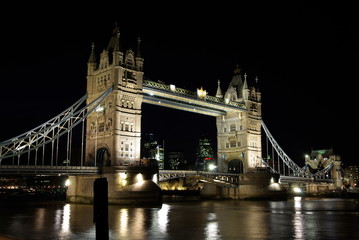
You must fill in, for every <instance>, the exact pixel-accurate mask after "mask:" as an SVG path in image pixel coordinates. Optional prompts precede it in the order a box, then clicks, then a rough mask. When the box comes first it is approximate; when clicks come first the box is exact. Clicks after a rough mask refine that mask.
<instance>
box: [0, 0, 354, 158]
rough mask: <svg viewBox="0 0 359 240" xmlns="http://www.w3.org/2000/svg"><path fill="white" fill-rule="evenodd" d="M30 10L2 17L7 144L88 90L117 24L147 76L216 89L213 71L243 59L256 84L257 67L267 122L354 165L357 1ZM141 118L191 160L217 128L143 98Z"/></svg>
mask: <svg viewBox="0 0 359 240" xmlns="http://www.w3.org/2000/svg"><path fill="white" fill-rule="evenodd" d="M89 5H90V4H89ZM137 5H139V3H138V4H137ZM29 7H33V9H34V10H31V11H30V10H28V9H27V8H26V7H23V8H22V9H23V10H19V9H18V8H15V7H14V8H11V7H9V9H7V11H8V13H9V14H8V15H7V16H4V15H2V16H1V19H0V20H1V21H0V27H1V28H0V29H1V45H0V47H1V49H0V57H1V65H0V70H1V73H2V74H1V75H0V78H1V79H0V82H1V88H0V91H1V92H0V94H1V95H0V102H1V106H2V113H1V126H0V127H1V128H0V129H1V130H0V141H3V140H7V139H9V138H11V137H14V136H16V135H18V134H21V133H23V132H25V131H27V130H30V129H31V128H34V127H36V126H38V125H39V124H41V123H43V122H45V121H47V120H48V119H50V118H51V117H53V116H55V115H57V114H58V113H60V112H61V111H62V110H64V109H65V108H67V107H68V106H70V105H71V104H72V103H74V102H75V101H76V100H78V99H79V98H80V97H82V96H83V95H84V94H85V93H86V67H87V60H88V57H89V54H90V50H91V43H92V42H94V43H95V45H96V51H97V54H99V53H100V51H102V49H103V48H105V47H106V46H107V44H108V41H109V39H110V36H111V31H112V29H113V27H114V24H115V22H118V25H119V27H120V31H121V38H122V46H123V48H125V49H127V48H132V49H134V48H135V47H136V39H137V37H141V39H142V52H143V56H144V59H145V63H144V74H145V76H146V77H147V78H149V79H152V80H154V81H156V80H161V81H164V82H166V83H168V84H170V83H171V84H175V85H176V86H178V87H182V88H186V89H188V90H193V91H194V90H196V88H199V87H201V86H203V88H204V89H206V90H207V91H208V92H209V94H210V95H215V91H216V87H217V80H218V79H220V80H221V86H222V90H223V91H225V90H226V89H227V87H228V84H229V82H230V81H231V77H232V74H233V70H234V68H235V67H236V65H238V66H239V67H240V68H241V69H242V72H246V73H247V75H248V80H249V85H253V84H254V78H255V76H258V78H259V88H260V91H261V93H262V111H263V120H264V122H265V123H266V125H267V126H268V128H269V130H270V131H271V133H272V134H273V136H274V138H275V139H276V140H277V142H278V143H279V145H280V146H281V147H282V148H283V149H284V151H285V152H286V153H287V154H288V155H289V156H290V157H291V158H292V159H293V160H295V161H296V162H297V163H298V164H299V165H304V154H306V153H310V151H311V149H324V148H333V150H334V152H335V153H336V154H337V155H340V156H341V157H342V160H343V162H344V163H345V164H356V165H359V163H358V160H357V158H356V154H355V150H356V147H357V136H358V124H357V117H356V111H357V107H356V105H355V104H354V103H355V102H356V101H355V100H356V99H355V97H356V92H357V90H356V85H357V74H356V70H357V68H358V62H359V61H358V53H359V51H358V42H359V41H358V40H359V37H358V30H359V26H358V23H359V21H358V19H357V18H358V17H357V16H358V15H357V14H356V13H355V11H354V9H353V8H351V7H347V8H344V7H343V8H328V9H326V8H274V7H272V8H266V7H262V8H258V7H257V8H253V7H252V8H246V7H244V6H235V5H233V6H231V5H230V4H228V5H227V6H225V7H221V6H207V5H206V6H197V7H194V6H190V5H188V6H185V5H176V4H175V3H173V4H172V5H171V6H162V8H160V7H159V6H158V8H156V7H154V6H152V8H149V7H140V9H139V8H138V6H137V7H136V6H108V5H107V6H104V7H101V6H96V7H93V8H92V9H91V8H90V7H89V6H87V7H86V8H81V7H73V6H66V5H56V6H55V5H54V6H42V9H37V10H36V6H34V5H31V6H29ZM153 9H156V10H153ZM142 120H143V127H142V131H143V132H153V133H155V134H156V135H158V136H159V138H164V139H165V147H167V150H186V152H187V154H188V155H187V156H188V158H190V157H191V156H192V155H190V153H191V152H192V153H193V152H194V151H195V146H196V144H197V141H198V137H199V136H200V135H201V134H202V133H207V134H209V135H210V136H212V137H215V136H216V126H215V118H213V117H207V116H204V115H197V114H192V113H188V112H181V111H178V110H171V109H166V108H161V107H157V106H153V105H147V104H144V105H143V117H142ZM214 140H215V139H214Z"/></svg>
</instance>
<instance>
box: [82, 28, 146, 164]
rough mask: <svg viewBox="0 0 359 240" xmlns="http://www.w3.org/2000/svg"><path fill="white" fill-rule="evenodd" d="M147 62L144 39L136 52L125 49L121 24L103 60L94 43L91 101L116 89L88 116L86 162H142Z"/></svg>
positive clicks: (90, 65) (89, 80) (89, 82)
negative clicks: (106, 91) (142, 54)
mask: <svg viewBox="0 0 359 240" xmlns="http://www.w3.org/2000/svg"><path fill="white" fill-rule="evenodd" d="M143 63H144V59H143V58H142V56H141V51H140V39H138V42H137V50H136V52H134V51H132V49H128V50H126V52H123V51H122V49H121V44H120V31H119V27H118V26H117V25H116V26H115V28H114V30H113V35H112V37H111V39H110V41H109V43H108V46H107V48H106V49H103V51H102V52H101V54H100V59H99V61H97V60H96V57H95V46H94V44H92V51H91V55H90V58H89V60H88V70H87V94H88V98H87V102H88V103H89V102H91V101H93V100H94V99H95V98H97V97H98V96H99V95H100V94H101V93H103V92H104V91H105V90H106V89H108V88H109V87H111V86H113V92H112V93H111V94H110V95H109V96H108V97H107V99H106V100H105V101H104V102H103V103H102V104H101V105H100V106H99V107H98V108H97V109H96V111H95V112H93V113H91V114H89V116H88V117H87V125H86V155H85V156H86V163H88V164H90V163H96V165H103V166H110V165H111V166H133V165H138V163H139V162H140V149H141V146H140V144H141V105H142V81H143Z"/></svg>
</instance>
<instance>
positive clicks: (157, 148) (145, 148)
mask: <svg viewBox="0 0 359 240" xmlns="http://www.w3.org/2000/svg"><path fill="white" fill-rule="evenodd" d="M142 158H144V159H150V160H154V159H155V160H156V161H157V164H158V168H159V169H164V143H163V142H162V144H160V141H158V140H157V139H155V137H154V135H153V133H146V134H144V136H143V144H142Z"/></svg>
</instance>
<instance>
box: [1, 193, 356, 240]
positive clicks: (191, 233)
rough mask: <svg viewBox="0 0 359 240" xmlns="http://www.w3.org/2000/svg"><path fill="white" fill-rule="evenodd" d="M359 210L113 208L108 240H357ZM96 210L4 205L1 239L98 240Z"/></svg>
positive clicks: (328, 206)
mask: <svg viewBox="0 0 359 240" xmlns="http://www.w3.org/2000/svg"><path fill="white" fill-rule="evenodd" d="M358 205H359V204H357V203H356V202H355V201H346V200H340V201H339V200H331V201H324V200H317V199H315V200H313V199H311V200H308V199H303V198H295V199H292V200H288V201H276V202H271V201H208V202H184V203H178V202H177V203H176V202H174V203H168V204H163V205H162V206H161V208H150V207H149V208H145V207H143V208H140V207H121V206H109V230H110V232H109V236H110V239H126V240H132V239H141V240H146V239H150V240H152V239H163V240H165V239H171V240H176V239H181V240H183V239H185V240H186V239H206V240H217V239H355V238H356V239H359V232H358V230H357V222H358V221H359V214H358V212H359V209H358V208H359V206H358ZM20 206H21V208H20ZM92 208H93V206H92V205H81V204H42V205H41V204H33V205H31V204H25V205H21V204H20V205H15V204H14V205H12V206H4V205H1V204H0V213H1V214H0V236H1V235H2V234H6V235H10V236H14V237H15V238H18V239H27V240H32V239H41V240H46V239H63V240H66V239H76V240H77V239H80V240H82V239H85V240H87V239H95V233H96V229H95V226H94V223H93V214H92V212H93V211H92ZM344 236H345V237H344ZM0 238H1V237H0Z"/></svg>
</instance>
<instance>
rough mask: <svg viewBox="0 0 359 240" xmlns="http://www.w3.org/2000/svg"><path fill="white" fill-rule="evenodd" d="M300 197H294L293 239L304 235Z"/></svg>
mask: <svg viewBox="0 0 359 240" xmlns="http://www.w3.org/2000/svg"><path fill="white" fill-rule="evenodd" d="M301 200H302V198H301V197H295V198H294V214H293V220H292V222H293V230H294V239H303V237H304V229H303V228H304V222H303V221H304V220H303V213H302V201H301Z"/></svg>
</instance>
